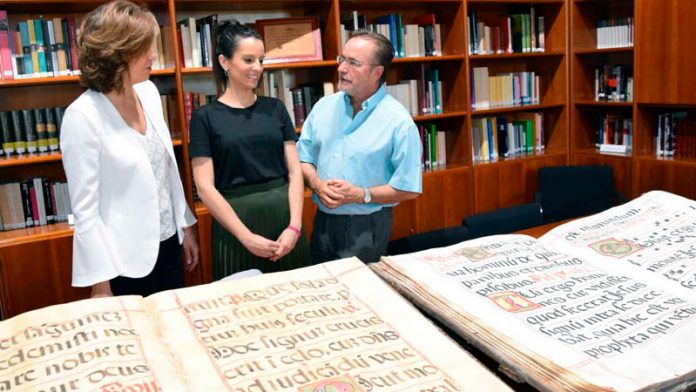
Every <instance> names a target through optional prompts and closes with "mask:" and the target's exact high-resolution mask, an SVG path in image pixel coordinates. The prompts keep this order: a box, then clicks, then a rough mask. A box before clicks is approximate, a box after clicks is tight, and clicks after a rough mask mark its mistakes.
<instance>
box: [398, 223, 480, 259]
mask: <svg viewBox="0 0 696 392" xmlns="http://www.w3.org/2000/svg"><path fill="white" fill-rule="evenodd" d="M469 238H470V237H469V229H467V228H466V227H464V226H454V227H446V228H444V229H439V230H433V231H428V232H425V233H419V234H414V235H410V236H408V237H403V238H399V239H396V240H392V241H391V242H389V248H388V250H387V253H389V254H390V255H400V254H403V253H411V252H418V251H421V250H426V249H431V248H440V247H443V246H449V245H454V244H456V243H459V242H462V241H466V240H468V239H469Z"/></svg>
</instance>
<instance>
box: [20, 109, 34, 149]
mask: <svg viewBox="0 0 696 392" xmlns="http://www.w3.org/2000/svg"><path fill="white" fill-rule="evenodd" d="M22 120H23V125H24V132H25V133H26V135H27V151H28V152H29V153H33V152H36V151H37V150H38V135H37V134H36V125H35V122H34V114H33V113H32V110H31V109H24V110H22Z"/></svg>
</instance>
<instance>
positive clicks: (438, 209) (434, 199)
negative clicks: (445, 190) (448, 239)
mask: <svg viewBox="0 0 696 392" xmlns="http://www.w3.org/2000/svg"><path fill="white" fill-rule="evenodd" d="M442 178H443V176H441V175H430V176H424V177H423V194H422V195H420V196H419V197H418V199H417V200H418V202H417V203H416V204H417V211H418V226H417V231H418V232H419V233H423V232H426V231H430V230H435V229H437V228H440V227H442V223H443V221H444V216H445V205H444V203H443V198H444V196H443V194H442Z"/></svg>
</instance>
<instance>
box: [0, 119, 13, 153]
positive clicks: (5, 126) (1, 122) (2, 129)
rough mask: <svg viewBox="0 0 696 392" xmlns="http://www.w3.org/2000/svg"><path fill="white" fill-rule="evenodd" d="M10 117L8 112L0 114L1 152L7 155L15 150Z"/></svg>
mask: <svg viewBox="0 0 696 392" xmlns="http://www.w3.org/2000/svg"><path fill="white" fill-rule="evenodd" d="M10 117H11V114H10V113H9V112H0V139H2V151H4V153H5V154H7V155H10V154H12V153H13V152H14V150H15V143H14V135H13V134H12V122H11V119H10Z"/></svg>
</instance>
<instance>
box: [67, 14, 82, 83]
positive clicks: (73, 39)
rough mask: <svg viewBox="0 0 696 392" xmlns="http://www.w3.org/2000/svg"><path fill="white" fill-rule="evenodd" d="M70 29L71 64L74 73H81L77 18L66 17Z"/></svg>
mask: <svg viewBox="0 0 696 392" xmlns="http://www.w3.org/2000/svg"><path fill="white" fill-rule="evenodd" d="M65 19H66V21H67V27H68V42H70V63H71V64H72V70H73V71H77V72H79V71H80V64H79V62H78V59H77V26H76V25H75V17H73V16H70V15H68V16H66V17H65Z"/></svg>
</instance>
